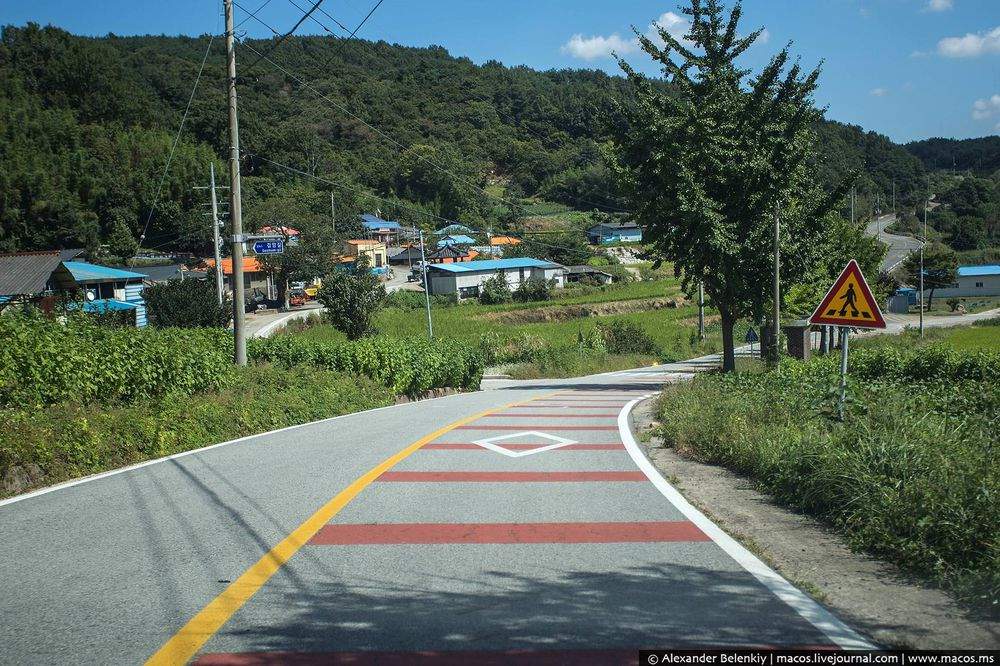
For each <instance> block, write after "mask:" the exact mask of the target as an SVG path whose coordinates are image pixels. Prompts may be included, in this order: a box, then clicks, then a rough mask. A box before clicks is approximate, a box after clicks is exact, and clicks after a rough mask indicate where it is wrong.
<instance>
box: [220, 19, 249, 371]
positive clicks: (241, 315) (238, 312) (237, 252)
mask: <svg viewBox="0 0 1000 666" xmlns="http://www.w3.org/2000/svg"><path fill="white" fill-rule="evenodd" d="M224 2H225V8H226V63H227V64H226V69H227V74H228V87H229V215H230V216H231V219H232V233H233V237H232V253H231V254H232V258H233V338H234V341H235V346H234V349H235V353H234V354H233V361H234V362H235V363H236V365H246V364H247V338H246V335H247V332H246V312H245V309H246V306H245V304H244V300H243V299H244V295H243V204H242V201H241V198H242V195H241V191H240V128H239V120H238V119H237V116H236V45H235V43H234V41H235V40H234V34H233V33H234V32H235V30H234V28H233V0H224Z"/></svg>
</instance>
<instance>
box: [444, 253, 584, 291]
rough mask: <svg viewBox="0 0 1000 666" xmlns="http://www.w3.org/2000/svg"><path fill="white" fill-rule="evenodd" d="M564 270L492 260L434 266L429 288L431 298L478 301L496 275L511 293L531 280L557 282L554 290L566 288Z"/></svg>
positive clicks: (535, 261)
mask: <svg viewBox="0 0 1000 666" xmlns="http://www.w3.org/2000/svg"><path fill="white" fill-rule="evenodd" d="M564 272H565V268H563V267H562V266H561V265H559V264H554V263H552V262H550V261H542V260H541V259H532V258H530V257H522V258H517V259H491V260H487V261H468V262H460V263H451V264H431V265H430V266H428V267H427V280H428V288H429V291H430V293H431V294H435V295H437V294H456V295H457V296H458V298H459V299H460V300H461V299H465V298H478V296H479V289H480V287H481V286H482V284H483V282H485V281H486V280H489V279H490V278H492V277H494V276H496V275H503V276H504V277H505V279H506V280H507V283H508V284H509V285H510V286H511V288H512V289H516V288H517V287H519V286H520V285H521V283H522V282H525V281H527V280H529V279H531V278H540V279H543V280H546V281H549V280H554V281H555V286H556V287H557V288H561V287H563V286H564V282H563V273H564Z"/></svg>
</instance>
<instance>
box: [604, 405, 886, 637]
mask: <svg viewBox="0 0 1000 666" xmlns="http://www.w3.org/2000/svg"><path fill="white" fill-rule="evenodd" d="M651 395H652V394H648V395H645V396H642V397H640V398H636V399H635V400H633V401H631V402H630V403H628V404H627V405H625V406H624V407H622V410H621V412H619V414H618V430H619V431H620V434H621V438H622V442H624V443H625V449H626V450H627V451H628V453H629V455H630V456H631V457H632V460H633V461H634V462H635V464H636V466H637V467H638V468H639V469H641V470H642V472H643V474H645V475H646V478H648V479H649V480H650V482H652V484H653V485H654V486H656V489H657V490H659V491H660V493H661V494H662V495H663V496H664V497H666V498H667V500H668V501H669V502H670V503H671V504H673V505H674V506H675V507H676V508H677V509H678V510H679V511H680V512H681V513H682V514H684V516H685V517H686V518H687V519H688V520H690V521H691V522H692V523H694V524H695V525H697V526H698V529H700V530H701V531H702V532H704V533H705V534H707V535H708V537H709V538H710V539H711V540H712V541H714V542H715V544H716V545H717V546H719V547H720V548H721V549H722V550H723V551H725V552H726V554H727V555H729V556H730V557H731V558H733V559H734V560H736V562H737V563H738V564H739V565H740V566H741V567H743V568H744V569H746V570H747V571H748V572H749V573H750V574H751V575H753V577H754V578H756V579H757V580H758V581H760V582H761V583H762V584H763V585H764V586H765V587H767V589H769V590H770V591H771V592H772V593H773V594H774V595H775V596H776V597H778V598H779V599H781V600H782V601H783V602H785V603H786V604H788V605H789V606H791V607H792V609H793V610H794V611H795V612H796V613H798V614H799V615H801V616H802V617H803V618H804V619H805V620H806V621H807V622H809V623H810V624H811V625H813V626H814V627H816V628H817V629H819V630H820V631H821V632H823V634H824V635H826V636H827V638H829V639H830V640H831V641H833V642H834V643H836V644H837V645H839V646H840V647H841V648H844V649H846V650H872V649H875V648H874V646H873V645H872V644H871V643H869V642H868V641H866V640H865V639H864V638H862V637H861V636H860V635H859V634H858V633H857V632H855V631H854V630H853V629H851V628H850V627H848V626H847V625H846V624H844V623H843V622H841V621H840V620H839V619H837V617H836V616H834V615H833V613H831V612H830V611H828V610H826V609H825V608H823V607H822V606H820V605H819V604H818V603H816V601H814V600H813V599H812V598H810V597H809V596H807V595H806V594H805V593H803V592H802V591H801V590H799V589H798V588H797V587H795V586H794V585H792V584H791V583H789V582H788V581H787V580H785V579H784V578H783V577H782V576H781V575H780V574H778V573H777V572H776V571H774V569H772V568H771V567H769V566H767V565H766V564H764V563H763V562H762V561H761V560H760V558H758V557H757V556H756V555H754V554H753V553H751V552H750V551H749V550H747V549H746V548H744V547H743V546H742V545H741V544H740V543H739V542H738V541H736V540H735V539H733V538H732V537H731V536H729V535H728V534H726V533H725V532H724V531H723V530H722V528H720V527H719V526H718V525H716V524H715V523H713V522H712V521H711V520H709V519H708V518H707V517H706V516H705V514H703V513H702V512H701V511H699V510H698V509H696V508H695V507H694V506H693V505H692V504H691V503H690V502H688V501H687V499H685V498H684V496H683V495H681V493H680V492H679V491H678V490H677V489H676V488H674V487H673V486H672V485H670V484H669V483H668V482H667V480H666V479H664V478H663V476H661V475H660V473H659V472H658V471H657V470H656V468H655V467H654V466H653V463H651V462H649V459H647V458H646V455H645V454H644V453H643V452H642V449H641V448H640V446H639V444H638V443H637V442H636V441H635V438H634V437H633V436H632V429H631V428H630V427H629V423H628V417H629V414H630V413H631V412H632V410H633V409H634V408H635V406H636V405H637V404H639V403H640V402H642V401H643V400H645V399H646V398H648V397H650V396H651Z"/></svg>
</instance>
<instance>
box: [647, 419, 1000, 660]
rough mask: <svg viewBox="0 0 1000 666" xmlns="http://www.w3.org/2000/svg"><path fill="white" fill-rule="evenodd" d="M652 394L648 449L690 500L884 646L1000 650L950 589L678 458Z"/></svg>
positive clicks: (738, 481)
mask: <svg viewBox="0 0 1000 666" xmlns="http://www.w3.org/2000/svg"><path fill="white" fill-rule="evenodd" d="M654 407H655V399H654V400H647V401H645V402H644V403H642V404H640V405H639V406H638V407H637V408H636V410H635V411H634V412H633V415H632V416H633V423H632V426H633V429H634V432H635V433H636V438H637V439H638V440H639V441H640V442H642V443H643V444H642V445H643V448H644V449H645V451H646V455H647V456H648V457H649V459H650V460H651V461H652V462H653V464H654V465H655V466H656V467H657V469H659V470H660V472H661V473H662V474H663V476H664V477H665V478H666V479H667V480H668V481H670V483H672V484H673V485H674V486H675V487H676V488H677V489H678V490H679V491H680V492H681V493H683V494H684V496H685V497H686V498H687V499H688V501H690V502H691V503H692V504H694V505H695V506H697V507H698V508H699V509H701V511H702V512H703V513H705V514H706V515H707V516H709V517H710V518H711V519H712V520H713V521H715V522H716V523H717V524H718V525H719V526H720V527H722V528H723V529H724V530H725V531H726V532H728V533H729V534H730V535H732V536H733V537H734V538H736V539H738V540H739V541H740V542H741V543H743V545H744V546H746V547H747V548H749V549H750V550H752V551H753V552H754V553H756V554H757V556H758V557H760V558H761V559H763V560H764V561H765V562H767V563H768V564H770V565H771V566H772V567H773V568H774V569H776V570H777V571H779V572H780V573H781V574H782V575H783V576H785V578H787V579H788V580H789V581H791V582H792V583H793V584H795V585H796V586H797V587H799V588H801V589H802V590H803V591H804V592H807V593H808V594H810V595H812V596H813V597H814V598H816V599H817V601H820V602H821V603H823V604H824V605H825V606H827V607H828V608H829V609H830V610H831V611H833V612H834V613H835V614H837V615H838V616H839V617H841V618H842V619H843V620H844V621H846V622H848V623H849V624H850V625H851V626H853V627H854V628H855V629H857V630H859V631H861V632H862V633H864V634H867V635H868V636H869V637H871V638H872V639H873V640H874V641H875V642H876V643H879V644H881V645H884V646H886V647H899V648H913V649H949V648H950V649H958V648H963V649H998V648H1000V622H991V621H988V620H978V619H976V618H973V617H970V615H969V614H968V613H967V612H966V611H965V610H964V609H963V608H962V607H961V606H959V605H958V604H957V603H956V602H955V601H954V600H953V599H952V598H951V597H950V596H949V595H948V594H946V593H945V592H943V591H941V590H938V589H934V588H931V587H928V586H926V585H923V584H921V583H920V582H918V581H915V580H913V579H912V578H910V577H907V576H906V575H905V574H903V573H901V572H900V571H899V570H898V569H896V567H895V566H893V565H891V564H889V563H886V562H882V561H879V560H876V559H874V558H871V557H868V556H866V555H862V554H858V553H854V552H851V549H850V547H849V546H848V544H847V542H846V540H845V539H844V538H843V537H841V536H840V535H838V534H836V533H834V532H833V531H832V530H830V529H827V528H826V527H824V526H823V525H821V524H820V523H818V522H817V521H815V520H813V519H812V518H809V517H808V516H804V515H800V514H797V513H794V512H792V511H789V510H787V509H784V508H782V507H780V506H778V505H777V504H775V503H774V502H772V501H771V500H770V499H769V498H768V497H767V496H766V495H764V494H762V493H760V492H758V491H756V490H755V489H754V487H753V485H752V483H751V482H750V481H749V480H748V479H746V478H744V477H741V476H738V475H736V474H733V473H732V472H730V471H728V470H726V469H723V468H721V467H716V466H714V465H706V464H703V463H700V462H698V461H696V460H693V459H690V458H687V457H684V456H680V455H678V454H677V453H675V452H674V450H673V449H668V448H663V446H662V442H661V441H659V440H657V439H655V438H653V439H651V438H650V437H649V436H648V431H649V429H650V426H651V425H652V424H653V423H654V421H655V413H654Z"/></svg>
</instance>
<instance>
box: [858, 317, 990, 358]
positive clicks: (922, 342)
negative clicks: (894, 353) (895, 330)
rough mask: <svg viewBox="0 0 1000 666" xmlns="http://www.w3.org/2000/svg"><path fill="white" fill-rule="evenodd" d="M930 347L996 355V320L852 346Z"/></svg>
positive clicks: (913, 331) (908, 332) (863, 341)
mask: <svg viewBox="0 0 1000 666" xmlns="http://www.w3.org/2000/svg"><path fill="white" fill-rule="evenodd" d="M932 344H945V345H947V346H949V347H951V348H953V349H958V350H962V351H1000V317H998V318H996V319H987V320H984V321H979V322H976V323H974V324H972V325H971V326H950V327H947V328H944V327H928V328H925V329H924V337H923V338H922V339H921V337H920V333H919V332H918V331H917V330H916V329H907V330H905V331H903V332H902V333H901V334H899V335H895V336H878V337H872V338H862V339H859V340H858V341H857V342H856V343H854V342H852V343H851V345H852V349H853V348H854V347H855V346H859V347H869V346H875V347H893V348H896V349H900V350H905V349H914V348H919V347H924V346H927V345H932Z"/></svg>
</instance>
